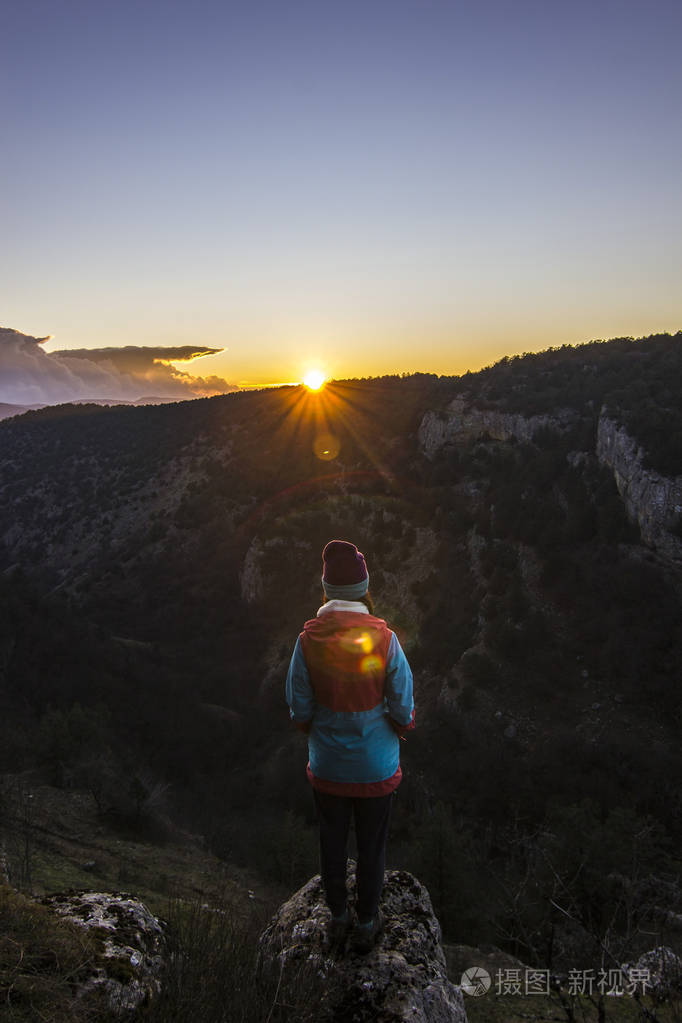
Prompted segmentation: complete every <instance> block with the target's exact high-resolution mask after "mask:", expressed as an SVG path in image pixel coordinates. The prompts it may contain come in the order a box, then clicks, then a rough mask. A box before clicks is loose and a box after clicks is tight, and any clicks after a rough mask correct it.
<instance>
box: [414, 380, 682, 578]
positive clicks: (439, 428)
mask: <svg viewBox="0 0 682 1023" xmlns="http://www.w3.org/2000/svg"><path fill="white" fill-rule="evenodd" d="M577 418H578V416H577V413H575V412H570V411H559V412H558V413H557V414H556V415H554V416H528V417H526V416H523V415H520V414H518V413H506V412H499V411H496V410H488V409H477V408H473V407H470V406H467V404H466V402H465V401H464V400H463V399H462V398H455V399H454V400H453V401H452V402H450V404H449V405H448V407H447V409H446V410H445V411H429V412H427V413H426V414H425V415H424V417H423V419H422V422H421V424H420V427H419V443H420V446H421V450H422V452H423V453H424V455H425V456H426V457H427V458H429V459H432V458H434V456H435V455H436V454H437V453H438V451H439V450H440V449H441V448H443V447H446V446H448V445H453V444H457V443H464V442H466V441H469V440H472V439H475V438H477V437H490V438H492V439H493V440H500V441H508V440H511V439H512V438H513V439H515V440H517V441H519V442H520V443H525V444H527V443H530V442H531V441H532V440H533V437H534V436H535V434H536V433H537V432H538V430H540V429H552V430H560V431H561V430H565V429H568V428H569V427H570V426H571V424H572V423H573V422H575V421H577ZM595 454H596V456H597V458H598V460H599V462H600V463H601V464H602V465H604V466H606V467H607V468H608V469H610V470H611V472H612V473H613V476H614V479H615V481H616V485H617V487H618V492H619V494H620V496H621V498H622V500H623V502H624V504H625V507H626V510H627V513H628V516H629V518H630V519H631V520H632V521H633V522H636V523H637V524H638V526H639V528H640V531H641V535H642V540H643V541H644V543H646V544H647V545H648V546H649V547H652V548H654V550H656V552H657V553H658V554H660V555H661V556H662V557H664V558H665V559H666V560H667V561H669V562H672V563H675V564H682V542H681V541H680V540H679V539H678V538H677V537H676V536H674V535H673V533H672V530H673V529H674V528H675V526H676V525H677V523H678V522H679V521H680V518H681V516H682V476H676V477H674V478H670V477H666V476H661V475H660V474H659V473H656V472H653V471H652V470H650V469H646V468H644V465H643V451H642V449H641V448H640V447H639V445H638V444H637V442H636V441H635V440H634V439H633V438H632V437H631V436H630V435H629V434H628V432H627V430H626V429H625V428H624V427H623V426H619V425H618V423H616V422H615V421H614V420H613V419H610V418H609V417H608V416H607V415H605V413H604V412H602V414H601V416H600V418H599V423H598V429H597V440H596V449H595ZM586 457H587V454H586V453H585V452H572V453H571V454H570V455H569V459H570V460H571V463H572V464H573V465H575V466H576V467H578V466H579V465H580V464H581V462H582V461H583V460H584V459H585V458H586Z"/></svg>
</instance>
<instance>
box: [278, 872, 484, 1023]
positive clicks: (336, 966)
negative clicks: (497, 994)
mask: <svg viewBox="0 0 682 1023" xmlns="http://www.w3.org/2000/svg"><path fill="white" fill-rule="evenodd" d="M353 871H354V864H352V863H351V864H350V866H349V876H348V889H349V892H350V902H351V905H352V903H353V900H354V889H355V880H354V877H353ZM381 911H382V913H383V914H384V917H385V921H386V924H385V928H384V931H383V933H382V934H381V935H380V937H379V938H378V940H377V944H376V946H375V948H374V949H373V950H372V951H371V952H370V953H369V954H367V955H358V954H356V953H354V952H353V951H352V948H351V947H350V942H347V944H346V947H345V948H344V949H342V950H340V952H338V953H336V955H332V954H331V953H330V952H329V950H328V949H327V946H326V933H327V926H328V922H329V910H328V909H327V906H326V903H325V901H324V896H323V892H322V884H321V881H320V877H319V875H317V876H315V877H313V878H311V880H310V881H308V883H307V884H305V885H304V886H303V887H302V888H300V889H299V890H298V891H297V892H295V893H294V895H292V896H291V898H290V899H288V901H287V902H285V903H284V904H283V905H282V906H280V908H279V910H278V912H277V913H276V915H275V917H274V918H273V920H272V921H271V923H270V925H269V926H268V927H267V928H266V930H265V931H264V932H263V934H262V935H261V937H260V941H259V952H260V956H261V962H262V964H263V967H264V968H268V967H270V968H272V967H273V966H274V967H276V968H277V969H278V970H279V969H286V967H287V966H290V967H291V968H295V966H300V964H301V962H303V961H308V962H309V963H313V964H315V966H316V968H317V976H318V977H319V984H320V988H321V989H322V991H323V997H322V1002H321V1007H320V1012H319V1015H318V1016H317V1020H318V1021H319V1023H365V1021H366V1023H370V1021H371V1023H402V1021H408V1020H409V1021H410V1023H466V1014H465V1011H464V1001H463V997H462V992H461V990H460V989H459V988H458V987H455V985H454V984H452V983H451V982H450V981H449V980H448V978H447V973H446V965H445V956H444V954H443V948H442V946H441V932H440V925H439V923H438V921H437V920H436V917H435V915H434V912H433V908H432V906H431V900H430V898H429V894H428V892H427V890H426V888H424V886H423V885H421V884H420V883H419V881H417V879H416V878H415V877H413V875H412V874H409V873H408V872H407V871H404V870H389V871H387V872H386V878H385V884H384V890H383V894H382V897H381Z"/></svg>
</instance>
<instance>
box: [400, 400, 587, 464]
mask: <svg viewBox="0 0 682 1023" xmlns="http://www.w3.org/2000/svg"><path fill="white" fill-rule="evenodd" d="M574 418H575V413H573V412H570V411H567V410H561V411H559V412H557V413H556V414H555V415H553V416H522V415H520V414H519V413H515V412H499V411H497V410H496V409H479V408H474V407H473V406H469V405H467V403H466V402H465V400H464V399H463V398H454V399H453V400H452V401H451V402H450V404H449V405H448V406H447V408H446V409H445V410H439V411H433V410H432V411H429V412H426V413H425V415H424V417H423V419H422V421H421V424H420V426H419V434H418V436H419V444H420V446H421V449H422V451H423V452H424V454H425V455H426V457H427V458H433V457H434V455H435V454H436V453H437V452H438V451H439V450H440V449H441V448H442V447H445V446H447V445H449V444H455V443H460V442H462V441H465V440H470V439H474V438H476V437H486V436H487V437H492V438H493V440H502V441H506V440H511V439H512V438H514V439H515V440H517V441H519V442H521V443H524V444H529V443H530V442H531V441H532V439H533V437H534V436H535V434H536V433H537V432H538V430H541V429H551V430H563V429H565V427H566V426H567V425H568V424H569V422H570V421H572V420H573V419H574Z"/></svg>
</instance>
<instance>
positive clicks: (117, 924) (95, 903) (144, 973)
mask: <svg viewBox="0 0 682 1023" xmlns="http://www.w3.org/2000/svg"><path fill="white" fill-rule="evenodd" d="M42 901H43V903H44V904H45V905H46V906H49V907H50V908H52V909H53V910H54V911H55V912H56V913H58V914H59V915H60V916H62V917H64V919H66V920H70V921H71V922H73V923H76V924H78V925H79V926H80V927H84V928H86V929H87V930H88V932H89V936H90V937H91V938H93V939H95V942H96V945H97V947H98V952H97V955H96V957H95V959H94V960H93V962H92V969H91V971H90V973H89V975H88V976H87V978H86V979H85V980H84V981H80V982H79V990H78V992H77V994H78V995H84V994H86V993H89V992H91V991H93V990H96V989H98V990H100V991H101V992H102V994H103V996H104V997H105V999H106V1002H107V1005H108V1007H109V1009H110V1010H111V1011H112V1012H114V1013H115V1014H119V1015H122V1014H124V1013H128V1012H130V1011H131V1010H134V1009H137V1008H138V1007H139V1006H142V1005H145V1004H146V1003H147V1002H148V1001H149V1000H150V999H151V998H153V997H154V996H155V995H157V994H158V993H159V990H160V979H159V978H160V975H161V970H162V968H163V964H164V952H165V946H166V942H165V936H164V930H163V927H162V926H161V923H160V922H159V920H157V918H156V917H155V916H153V915H152V914H151V913H150V912H149V910H148V909H147V907H146V906H145V905H144V904H143V903H142V902H140V901H139V899H136V898H134V897H133V896H132V895H128V894H127V893H125V892H118V893H115V894H112V893H108V892H107V893H105V892H68V893H66V894H58V895H50V896H48V897H47V898H45V899H43V900H42Z"/></svg>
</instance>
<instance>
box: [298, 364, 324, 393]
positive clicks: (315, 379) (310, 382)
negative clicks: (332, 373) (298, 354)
mask: <svg viewBox="0 0 682 1023" xmlns="http://www.w3.org/2000/svg"><path fill="white" fill-rule="evenodd" d="M324 381H325V376H324V373H323V372H322V370H319V369H309V370H308V372H307V373H306V375H305V376H304V377H303V383H304V384H305V385H306V387H307V388H308V390H309V391H319V390H320V388H321V387H322V385H323V384H324Z"/></svg>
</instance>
